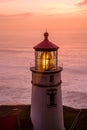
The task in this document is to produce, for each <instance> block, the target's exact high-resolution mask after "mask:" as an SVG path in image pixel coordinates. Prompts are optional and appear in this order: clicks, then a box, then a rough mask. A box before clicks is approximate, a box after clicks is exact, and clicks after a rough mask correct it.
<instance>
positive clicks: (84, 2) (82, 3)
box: [77, 0, 87, 6]
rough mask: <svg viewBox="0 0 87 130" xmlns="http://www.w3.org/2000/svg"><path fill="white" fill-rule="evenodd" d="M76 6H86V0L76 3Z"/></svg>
mask: <svg viewBox="0 0 87 130" xmlns="http://www.w3.org/2000/svg"><path fill="white" fill-rule="evenodd" d="M77 6H87V0H84V1H82V2H80V3H78V4H77Z"/></svg>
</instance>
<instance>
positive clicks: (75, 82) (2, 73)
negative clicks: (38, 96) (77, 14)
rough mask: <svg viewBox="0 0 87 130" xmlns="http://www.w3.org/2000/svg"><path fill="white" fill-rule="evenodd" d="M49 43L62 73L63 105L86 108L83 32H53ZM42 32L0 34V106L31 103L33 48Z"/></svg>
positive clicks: (86, 62)
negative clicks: (51, 43)
mask: <svg viewBox="0 0 87 130" xmlns="http://www.w3.org/2000/svg"><path fill="white" fill-rule="evenodd" d="M49 39H50V40H51V41H52V42H54V43H55V44H57V45H58V46H59V47H60V49H59V63H60V64H61V65H63V71H62V81H63V83H62V97H63V104H64V105H68V106H72V107H75V108H87V30H75V31H66V30H60V31H53V32H51V33H50V36H49ZM42 40H43V32H40V31H37V32H33V31H32V32H31V33H30V32H27V31H26V32H17V33H16V32H6V31H3V32H0V104H30V103H31V88H32V85H31V71H30V66H33V65H34V50H33V46H34V45H36V44H38V43H39V42H40V41H42Z"/></svg>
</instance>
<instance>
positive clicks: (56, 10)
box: [0, 0, 87, 29]
mask: <svg viewBox="0 0 87 130" xmlns="http://www.w3.org/2000/svg"><path fill="white" fill-rule="evenodd" d="M13 26H14V27H13ZM9 27H10V28H11V27H12V28H15V27H16V28H21V27H22V28H23V29H24V28H26V27H27V28H31V29H32V28H33V29H34V28H45V27H49V28H61V27H62V28H67V27H68V28H74V27H77V28H87V0H31V1H30V0H0V28H1V29H3V28H9Z"/></svg>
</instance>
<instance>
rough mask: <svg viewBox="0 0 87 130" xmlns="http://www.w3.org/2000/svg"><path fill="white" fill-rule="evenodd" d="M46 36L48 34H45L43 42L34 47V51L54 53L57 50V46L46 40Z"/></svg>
mask: <svg viewBox="0 0 87 130" xmlns="http://www.w3.org/2000/svg"><path fill="white" fill-rule="evenodd" d="M48 36H49V34H48V33H47V32H45V33H44V37H45V38H44V40H43V41H42V42H41V43H39V44H37V45H36V46H35V47H34V49H35V50H36V51H56V50H57V49H58V48H59V47H58V46H57V45H55V44H54V43H52V42H50V41H49V40H48Z"/></svg>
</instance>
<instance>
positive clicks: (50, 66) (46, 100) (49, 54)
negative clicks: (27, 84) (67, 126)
mask: <svg viewBox="0 0 87 130" xmlns="http://www.w3.org/2000/svg"><path fill="white" fill-rule="evenodd" d="M48 36H49V34H48V32H45V33H44V40H43V41H42V42H40V43H39V44H37V45H36V46H35V47H34V50H35V66H34V67H31V68H30V70H31V71H32V81H31V82H32V95H31V120H32V123H33V128H34V130H64V122H63V108H62V95H61V83H62V81H61V71H62V70H63V68H62V67H61V66H59V65H58V49H59V47H58V46H57V45H55V44H54V43H52V42H50V41H49V39H48Z"/></svg>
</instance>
